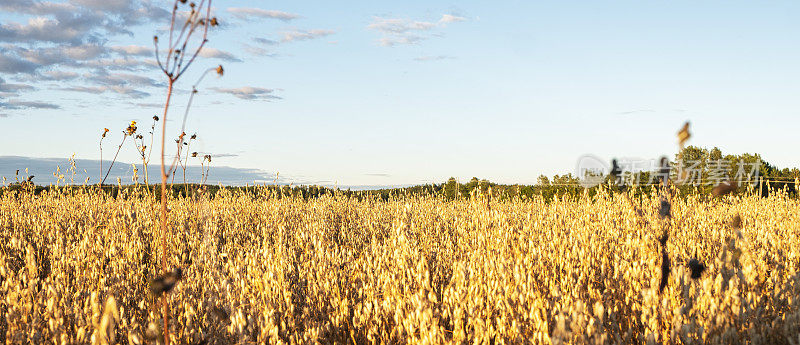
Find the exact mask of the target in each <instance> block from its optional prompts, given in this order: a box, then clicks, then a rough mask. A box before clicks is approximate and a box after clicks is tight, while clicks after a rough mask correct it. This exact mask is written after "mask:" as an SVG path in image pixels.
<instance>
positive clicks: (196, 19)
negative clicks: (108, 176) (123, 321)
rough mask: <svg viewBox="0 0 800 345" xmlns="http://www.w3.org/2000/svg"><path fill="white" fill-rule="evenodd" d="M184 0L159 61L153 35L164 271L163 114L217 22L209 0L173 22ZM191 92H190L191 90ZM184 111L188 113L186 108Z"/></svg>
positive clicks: (166, 173)
mask: <svg viewBox="0 0 800 345" xmlns="http://www.w3.org/2000/svg"><path fill="white" fill-rule="evenodd" d="M186 3H187V1H186V0H176V1H175V3H174V5H173V7H172V16H171V20H170V29H169V42H168V46H167V56H166V57H165V59H164V61H163V62H162V61H161V59H160V58H159V54H158V52H159V48H158V36H155V37H154V38H153V44H154V45H155V54H156V61H157V63H158V66H159V68H161V71H162V72H163V73H164V75H165V76H166V77H167V80H168V83H167V96H166V100H165V102H164V115H163V116H162V117H161V119H162V121H164V122H163V123H164V125H162V126H161V129H162V130H161V249H162V253H161V255H162V256H161V264H162V270H163V271H164V273H165V274H166V272H168V271H169V267H168V265H167V242H166V235H167V232H168V231H169V230H168V227H167V178H168V177H169V174H171V173H172V172H173V170H174V166H175V163H174V162H173V164H172V165H171V166H170V167H169V168H167V166H166V164H165V148H166V138H167V130H166V127H167V126H166V122H167V114H168V111H169V106H170V101H171V99H172V93H173V88H174V85H175V82H176V81H178V80H179V79H180V77H181V76H183V74H184V73H185V72H186V70H187V69H188V68H189V67H190V66H191V65H192V63H193V62H194V61H195V59H196V58H197V56H198V55H199V54H200V51H201V50H202V49H203V46H205V44H206V43H207V42H208V29H209V27H211V26H216V25H217V19H216V18H212V17H211V0H208V1H206V0H200V2H199V4H196V3H195V2H189V4H188V6H189V9H188V15H187V16H186V20H185V21H184V22H183V24H180V23H177V20H179V19H178V12H179V11H178V9H179V6H180V5H186ZM198 31H201V32H202V37H201V38H200V40H199V43H197V46H196V48H194V49H192V48H191V47H190V46H189V45H190V43H192V42H196V40H194V41H193V40H192V36H194V35H195V34H198ZM176 34H177V36H176ZM189 49H191V52H189V51H190V50H189ZM187 57H188V59H187ZM204 75H205V73H204ZM192 94H194V92H193V93H192ZM186 111H187V114H188V111H189V109H188V107H187V110H186ZM184 119H185V116H184ZM184 121H185V120H184ZM176 158H177V159H180V151H179V152H178V153H177V154H176ZM161 304H162V308H163V310H162V314H163V319H164V326H163V332H164V342H165V343H166V344H169V341H170V338H169V305H168V303H167V298H166V295H162V297H161Z"/></svg>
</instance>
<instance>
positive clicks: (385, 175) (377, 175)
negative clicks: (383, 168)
mask: <svg viewBox="0 0 800 345" xmlns="http://www.w3.org/2000/svg"><path fill="white" fill-rule="evenodd" d="M364 176H372V177H392V175H391V174H364Z"/></svg>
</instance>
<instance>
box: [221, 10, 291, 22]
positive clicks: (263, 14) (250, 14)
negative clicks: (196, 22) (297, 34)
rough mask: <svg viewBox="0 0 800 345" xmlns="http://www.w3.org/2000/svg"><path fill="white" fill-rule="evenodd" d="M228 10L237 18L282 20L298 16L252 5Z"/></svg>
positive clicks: (285, 20)
mask: <svg viewBox="0 0 800 345" xmlns="http://www.w3.org/2000/svg"><path fill="white" fill-rule="evenodd" d="M228 12H229V13H231V14H233V16H234V17H236V18H239V19H252V18H268V19H278V20H282V21H284V22H288V21H290V20H294V19H297V18H300V16H299V15H296V14H294V13H288V12H283V11H275V10H263V9H260V8H252V7H230V8H228Z"/></svg>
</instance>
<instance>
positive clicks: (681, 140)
mask: <svg viewBox="0 0 800 345" xmlns="http://www.w3.org/2000/svg"><path fill="white" fill-rule="evenodd" d="M691 137H692V133H690V132H689V121H686V123H684V124H683V127H681V130H680V131H678V145H680V146H681V148H683V145H684V144H685V143H686V141H687V140H689V138H691Z"/></svg>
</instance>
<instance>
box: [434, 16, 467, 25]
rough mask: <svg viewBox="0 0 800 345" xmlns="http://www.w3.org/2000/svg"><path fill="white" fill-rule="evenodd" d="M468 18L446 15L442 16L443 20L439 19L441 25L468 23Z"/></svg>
mask: <svg viewBox="0 0 800 345" xmlns="http://www.w3.org/2000/svg"><path fill="white" fill-rule="evenodd" d="M466 20H467V18H464V17H458V16H454V15H452V14H445V15H442V19H439V23H443V24H446V23H456V22H463V21H466Z"/></svg>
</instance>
